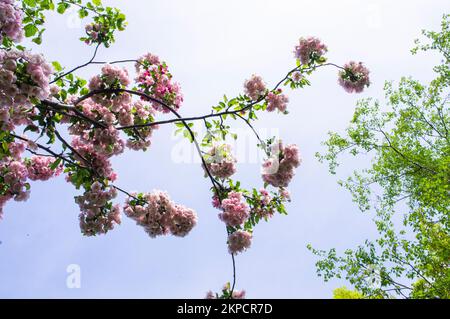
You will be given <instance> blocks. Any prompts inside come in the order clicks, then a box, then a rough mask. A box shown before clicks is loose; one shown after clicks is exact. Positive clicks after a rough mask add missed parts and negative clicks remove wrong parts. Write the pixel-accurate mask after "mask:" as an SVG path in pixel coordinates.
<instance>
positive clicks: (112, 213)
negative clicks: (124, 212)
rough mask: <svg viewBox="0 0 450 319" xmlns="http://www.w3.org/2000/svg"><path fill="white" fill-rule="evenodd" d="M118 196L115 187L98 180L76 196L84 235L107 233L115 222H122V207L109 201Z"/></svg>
mask: <svg viewBox="0 0 450 319" xmlns="http://www.w3.org/2000/svg"><path fill="white" fill-rule="evenodd" d="M116 196H117V191H116V190H115V189H114V188H112V187H106V186H103V185H102V184H101V183H99V182H97V181H96V182H94V183H93V184H92V185H91V188H90V189H89V190H87V191H85V193H84V194H83V195H81V196H77V197H75V202H76V203H77V204H78V205H79V206H80V210H81V213H80V215H79V219H80V228H81V232H82V233H83V235H85V236H95V235H98V234H105V233H106V232H108V231H109V230H111V229H113V228H114V225H115V224H120V222H121V220H120V207H119V205H112V204H111V203H110V202H109V201H110V200H111V199H113V198H115V197H116ZM108 204H109V205H108Z"/></svg>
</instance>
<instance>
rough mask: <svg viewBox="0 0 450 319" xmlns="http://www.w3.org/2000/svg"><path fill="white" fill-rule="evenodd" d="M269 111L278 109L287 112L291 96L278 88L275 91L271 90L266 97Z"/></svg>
mask: <svg viewBox="0 0 450 319" xmlns="http://www.w3.org/2000/svg"><path fill="white" fill-rule="evenodd" d="M266 101H267V111H269V112H273V111H275V110H276V109H278V110H279V111H280V112H285V111H286V107H287V103H288V102H289V98H288V97H287V96H286V95H284V94H281V89H278V90H277V91H276V92H275V93H274V92H269V93H268V94H267V97H266Z"/></svg>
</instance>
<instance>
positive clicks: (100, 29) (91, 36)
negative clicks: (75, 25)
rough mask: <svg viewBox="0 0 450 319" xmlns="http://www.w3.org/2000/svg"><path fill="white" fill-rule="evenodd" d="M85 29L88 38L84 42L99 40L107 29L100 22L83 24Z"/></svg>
mask: <svg viewBox="0 0 450 319" xmlns="http://www.w3.org/2000/svg"><path fill="white" fill-rule="evenodd" d="M84 29H85V31H86V34H87V36H88V38H87V39H86V40H85V41H84V42H85V43H86V44H92V43H98V42H101V40H102V37H103V36H104V34H105V32H106V31H107V29H105V28H104V26H103V25H101V24H100V23H91V24H88V25H86V26H85V28H84Z"/></svg>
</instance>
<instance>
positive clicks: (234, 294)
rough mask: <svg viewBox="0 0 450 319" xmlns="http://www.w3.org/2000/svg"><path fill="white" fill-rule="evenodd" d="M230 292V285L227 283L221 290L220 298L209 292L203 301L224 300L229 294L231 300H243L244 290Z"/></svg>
mask: <svg viewBox="0 0 450 319" xmlns="http://www.w3.org/2000/svg"><path fill="white" fill-rule="evenodd" d="M230 290H231V287H230V284H229V283H227V284H225V285H224V286H223V288H222V296H219V295H218V294H215V293H213V292H212V291H211V290H210V291H208V292H207V293H206V296H205V299H218V298H224V297H225V296H229V295H230V293H231V299H245V290H234V291H233V292H231V291H230Z"/></svg>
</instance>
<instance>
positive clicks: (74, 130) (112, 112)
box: [69, 99, 158, 156]
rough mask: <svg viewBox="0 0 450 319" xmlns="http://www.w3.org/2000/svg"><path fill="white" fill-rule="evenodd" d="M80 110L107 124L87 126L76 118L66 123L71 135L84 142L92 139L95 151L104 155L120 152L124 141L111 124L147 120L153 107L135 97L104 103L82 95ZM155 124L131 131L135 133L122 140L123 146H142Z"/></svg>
mask: <svg viewBox="0 0 450 319" xmlns="http://www.w3.org/2000/svg"><path fill="white" fill-rule="evenodd" d="M80 105H81V107H82V111H83V114H84V115H86V116H87V117H89V118H91V119H92V120H95V121H97V122H101V123H104V124H105V125H107V127H106V128H98V127H97V128H94V129H92V128H91V124H90V123H88V122H81V121H80V122H77V123H75V124H73V125H72V126H70V127H69V132H70V133H71V134H72V135H76V136H79V137H80V138H81V139H83V141H85V142H86V143H92V144H93V145H94V148H95V150H96V151H97V152H100V153H102V154H104V155H107V156H112V155H118V154H120V153H122V152H123V150H124V145H125V142H124V141H123V140H122V139H121V138H120V134H119V131H118V130H117V129H116V128H115V127H114V125H117V124H119V125H121V126H130V125H134V124H144V123H149V122H152V121H153V120H154V117H153V116H154V113H155V111H154V110H153V108H152V107H151V106H150V105H147V104H144V103H142V101H135V102H131V103H124V104H120V105H117V104H112V105H110V106H105V105H103V104H99V103H96V102H94V101H93V100H92V99H86V100H84V101H83V102H82V103H80ZM157 128H158V126H157V125H154V126H146V127H142V128H139V129H136V130H135V131H137V132H138V136H136V137H133V136H130V138H129V139H128V140H127V141H126V146H127V147H128V148H130V149H133V150H140V149H143V150H146V149H147V148H148V147H149V146H150V144H151V141H150V138H151V136H152V133H153V130H154V129H157Z"/></svg>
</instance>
